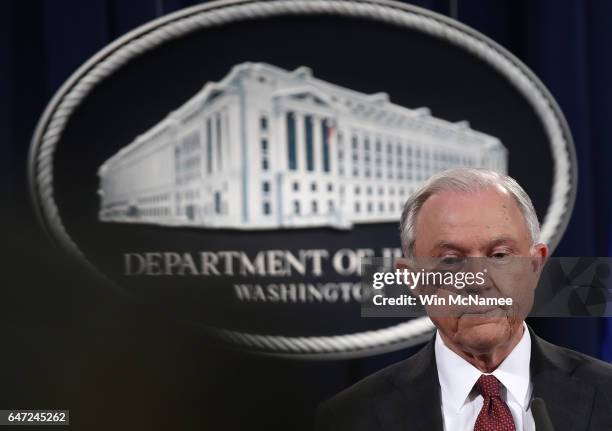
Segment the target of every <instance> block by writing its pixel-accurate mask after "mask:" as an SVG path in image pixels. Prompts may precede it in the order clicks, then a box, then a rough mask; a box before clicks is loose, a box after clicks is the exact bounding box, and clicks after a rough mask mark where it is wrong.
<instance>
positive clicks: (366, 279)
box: [361, 256, 612, 317]
mask: <svg viewBox="0 0 612 431" xmlns="http://www.w3.org/2000/svg"><path fill="white" fill-rule="evenodd" d="M611 268H612V258H608V257H606V258H549V259H546V260H542V259H539V258H537V257H517V256H501V257H499V256H495V257H466V258H459V257H452V258H447V257H444V258H412V259H406V258H401V259H390V258H371V259H366V260H364V261H363V262H362V286H363V291H364V297H363V301H362V308H361V315H362V316H363V317H417V316H424V315H429V316H432V315H437V316H458V315H469V316H481V317H494V316H519V315H520V316H521V317H526V316H527V315H529V316H534V317H535V316H538V317H546V316H548V317H569V316H612V283H611V277H610V274H611V273H612V270H611Z"/></svg>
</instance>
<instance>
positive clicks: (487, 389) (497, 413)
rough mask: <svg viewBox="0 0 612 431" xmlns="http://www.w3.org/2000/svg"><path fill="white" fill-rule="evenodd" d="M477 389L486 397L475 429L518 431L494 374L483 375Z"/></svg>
mask: <svg viewBox="0 0 612 431" xmlns="http://www.w3.org/2000/svg"><path fill="white" fill-rule="evenodd" d="M476 389H477V390H478V392H480V394H481V395H482V397H483V398H484V400H483V404H482V409H481V410H480V413H479V414H478V417H477V418H476V424H475V425H474V431H516V428H515V427H514V419H512V413H510V409H509V408H508V405H507V404H506V403H505V402H504V400H502V399H501V392H500V391H501V384H500V383H499V380H497V379H496V378H495V376H493V375H488V376H486V375H484V374H483V375H482V376H480V378H479V379H478V381H477V382H476Z"/></svg>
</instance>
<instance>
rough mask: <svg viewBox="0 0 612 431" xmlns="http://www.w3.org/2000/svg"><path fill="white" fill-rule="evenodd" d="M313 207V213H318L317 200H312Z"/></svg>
mask: <svg viewBox="0 0 612 431" xmlns="http://www.w3.org/2000/svg"><path fill="white" fill-rule="evenodd" d="M311 207H312V213H313V214H316V213H317V211H318V206H317V201H312V204H311Z"/></svg>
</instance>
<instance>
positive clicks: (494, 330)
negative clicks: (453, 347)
mask: <svg viewBox="0 0 612 431" xmlns="http://www.w3.org/2000/svg"><path fill="white" fill-rule="evenodd" d="M458 324H459V325H458V329H459V330H458V331H457V333H456V335H455V337H456V338H457V340H456V341H459V344H460V345H463V346H466V347H469V348H470V350H472V351H473V353H487V352H490V351H491V350H493V349H494V348H495V347H497V346H499V345H500V344H503V343H505V342H507V341H508V340H509V338H510V337H511V335H512V327H511V324H510V322H509V321H508V319H507V318H505V317H491V316H471V315H470V316H462V317H461V318H459V322H458ZM459 339H460V340H459Z"/></svg>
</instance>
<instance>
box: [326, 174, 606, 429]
mask: <svg viewBox="0 0 612 431" xmlns="http://www.w3.org/2000/svg"><path fill="white" fill-rule="evenodd" d="M538 237H539V223H538V220H537V217H536V214H535V211H534V208H533V205H532V203H531V200H530V199H529V196H528V195H527V194H526V193H525V191H524V190H523V189H522V188H521V186H520V185H519V184H518V183H517V182H516V181H515V180H514V179H512V178H510V177H508V176H504V175H500V174H498V173H495V172H492V171H488V170H482V169H453V170H449V171H446V172H443V173H441V174H438V175H436V176H434V177H432V178H430V179H429V180H428V181H427V183H426V184H424V185H423V186H422V187H421V188H420V189H419V190H418V191H416V192H415V193H414V194H413V195H412V196H411V197H410V199H409V200H408V201H407V202H406V205H405V207H404V211H403V214H402V219H401V240H402V248H403V251H404V254H405V256H408V257H417V258H418V257H428V258H429V257H433V258H442V259H446V258H448V259H463V258H466V257H480V258H483V260H488V261H492V262H494V261H496V260H497V259H508V258H510V259H513V258H517V259H518V258H519V257H522V258H524V259H529V260H530V261H531V262H533V263H534V268H535V271H536V272H537V271H538V269H539V268H541V266H542V265H543V263H544V260H545V259H546V257H547V256H548V247H547V246H546V245H545V244H542V243H539V242H538ZM400 265H401V264H400ZM523 284H524V285H523ZM511 289H513V290H514V292H513V294H512V295H511V296H512V297H513V298H515V299H516V303H515V305H514V306H513V307H510V308H508V309H502V308H499V309H497V310H493V312H492V310H490V309H488V310H487V311H486V312H483V313H482V314H481V315H479V314H478V313H475V312H473V311H472V312H470V313H464V314H461V313H454V314H453V313H447V314H444V313H430V311H429V310H428V313H429V316H430V318H431V320H432V321H433V323H434V324H435V325H436V327H437V331H436V334H435V335H434V337H433V338H432V339H431V341H430V342H429V343H427V344H426V345H425V347H424V348H422V349H421V350H420V351H419V352H418V353H416V354H415V355H414V356H412V357H410V358H408V359H406V360H404V361H402V362H399V363H397V364H394V365H392V366H390V367H387V368H385V369H383V370H381V371H379V372H378V373H376V374H374V375H372V376H369V377H367V378H366V379H364V380H363V381H361V382H359V383H357V384H356V385H354V386H352V387H350V388H348V389H347V390H345V391H343V392H341V393H340V394H338V395H336V396H335V397H333V398H332V399H331V400H329V401H327V402H326V403H324V404H323V405H322V406H321V407H320V408H319V411H318V414H317V425H316V428H317V429H318V430H320V431H322V430H338V431H340V430H347V431H348V430H350V431H360V430H364V431H365V430H368V431H374V430H385V431H392V430H396V431H399V430H405V431H408V430H410V431H412V430H427V431H430V430H445V431H461V430H469V431H471V430H474V431H488V430H491V431H506V430H508V431H510V430H512V431H514V430H516V431H532V430H535V421H534V412H533V410H532V400H533V399H534V398H541V399H542V400H544V403H545V405H546V406H547V410H548V412H549V416H550V419H551V421H552V424H553V425H554V429H555V430H556V431H562V430H567V431H570V430H571V431H577V430H597V431H603V430H612V366H610V365H609V364H606V363H604V362H601V361H598V360H596V359H593V358H590V357H588V356H585V355H582V354H580V353H577V352H573V351H571V350H567V349H564V348H561V347H558V346H555V345H552V344H550V343H547V342H546V341H544V340H542V339H540V338H539V337H537V336H536V335H535V334H534V333H533V331H531V330H530V329H529V328H528V327H527V325H526V324H525V323H524V318H525V316H526V315H527V313H528V312H529V310H530V309H531V307H532V305H533V286H531V285H529V283H522V282H521V281H518V282H515V283H514V285H513V286H511ZM538 431H540V430H538Z"/></svg>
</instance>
